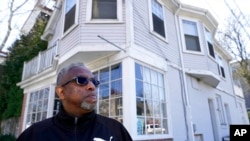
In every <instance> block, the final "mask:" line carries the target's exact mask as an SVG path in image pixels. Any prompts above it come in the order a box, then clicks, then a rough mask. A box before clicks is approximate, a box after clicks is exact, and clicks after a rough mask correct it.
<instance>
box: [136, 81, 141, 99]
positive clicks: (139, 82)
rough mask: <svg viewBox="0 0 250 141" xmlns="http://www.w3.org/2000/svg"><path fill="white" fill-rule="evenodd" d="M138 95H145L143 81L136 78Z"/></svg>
mask: <svg viewBox="0 0 250 141" xmlns="http://www.w3.org/2000/svg"><path fill="white" fill-rule="evenodd" d="M136 96H137V97H143V83H142V81H139V80H136Z"/></svg>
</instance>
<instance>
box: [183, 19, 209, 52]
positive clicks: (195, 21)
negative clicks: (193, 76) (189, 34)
mask: <svg viewBox="0 0 250 141" xmlns="http://www.w3.org/2000/svg"><path fill="white" fill-rule="evenodd" d="M183 20H186V21H190V22H194V23H196V28H197V32H198V38H199V45H200V51H192V50H188V49H187V47H186V42H185V34H184V33H185V32H184V29H183ZM179 23H180V27H181V28H180V31H181V35H182V44H183V52H185V53H190V54H197V55H204V49H203V46H202V41H201V37H202V36H201V35H202V34H201V31H200V28H199V27H200V24H199V22H198V20H195V19H190V18H180V20H179Z"/></svg>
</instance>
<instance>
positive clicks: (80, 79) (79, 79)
mask: <svg viewBox="0 0 250 141" xmlns="http://www.w3.org/2000/svg"><path fill="white" fill-rule="evenodd" d="M76 80H77V83H78V84H80V85H87V84H88V79H87V78H85V77H77V79H76Z"/></svg>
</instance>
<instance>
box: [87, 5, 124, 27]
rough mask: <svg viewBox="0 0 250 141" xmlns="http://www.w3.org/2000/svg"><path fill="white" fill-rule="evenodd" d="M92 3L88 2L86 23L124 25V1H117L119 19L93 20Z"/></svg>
mask: <svg viewBox="0 0 250 141" xmlns="http://www.w3.org/2000/svg"><path fill="white" fill-rule="evenodd" d="M92 1H93V0H87V7H86V23H122V22H123V17H122V7H123V6H122V0H117V11H116V12H117V13H116V15H117V19H92Z"/></svg>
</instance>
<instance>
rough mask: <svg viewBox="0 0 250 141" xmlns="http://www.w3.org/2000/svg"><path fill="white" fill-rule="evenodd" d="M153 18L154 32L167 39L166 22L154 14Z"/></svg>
mask: <svg viewBox="0 0 250 141" xmlns="http://www.w3.org/2000/svg"><path fill="white" fill-rule="evenodd" d="M152 18H153V30H154V31H155V32H156V33H158V34H160V35H161V36H162V37H164V38H165V27H164V21H163V20H162V19H160V18H159V17H158V16H156V15H155V14H153V13H152Z"/></svg>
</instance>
